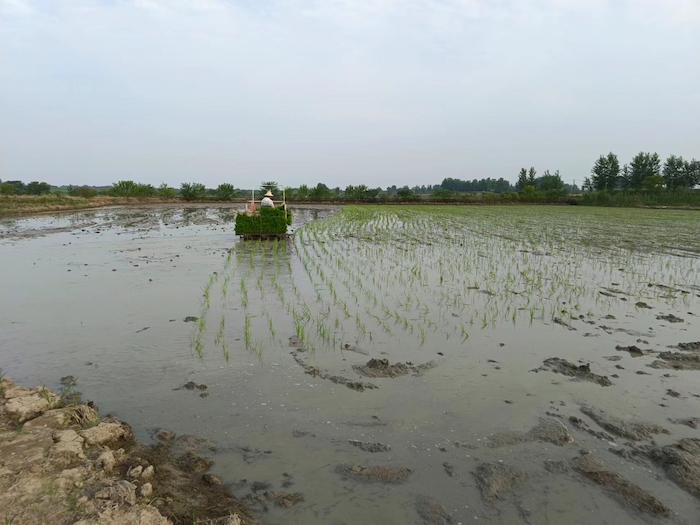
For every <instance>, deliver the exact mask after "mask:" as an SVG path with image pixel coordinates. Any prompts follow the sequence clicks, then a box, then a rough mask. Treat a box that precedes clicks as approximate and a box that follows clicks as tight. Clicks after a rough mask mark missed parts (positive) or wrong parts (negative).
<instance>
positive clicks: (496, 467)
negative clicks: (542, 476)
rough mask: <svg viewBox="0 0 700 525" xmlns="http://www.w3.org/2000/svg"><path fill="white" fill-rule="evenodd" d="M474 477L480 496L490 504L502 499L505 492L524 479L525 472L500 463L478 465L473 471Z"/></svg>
mask: <svg viewBox="0 0 700 525" xmlns="http://www.w3.org/2000/svg"><path fill="white" fill-rule="evenodd" d="M474 477H475V478H476V485H477V487H479V490H480V491H481V497H482V498H483V499H484V501H486V502H487V503H490V504H493V503H495V502H496V500H501V499H503V496H504V495H505V494H507V493H508V492H511V491H512V490H513V489H514V488H515V487H517V486H518V485H520V484H521V483H522V482H523V481H524V480H525V474H524V473H523V472H522V471H520V470H518V469H516V468H514V467H510V466H508V465H503V464H500V463H483V464H481V465H479V467H478V468H477V469H476V471H475V472H474Z"/></svg>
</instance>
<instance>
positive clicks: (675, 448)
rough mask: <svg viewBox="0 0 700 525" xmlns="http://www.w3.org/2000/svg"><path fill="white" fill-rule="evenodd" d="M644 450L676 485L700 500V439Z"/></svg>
mask: <svg viewBox="0 0 700 525" xmlns="http://www.w3.org/2000/svg"><path fill="white" fill-rule="evenodd" d="M642 450H644V452H645V453H646V455H647V456H648V457H649V459H651V460H652V461H653V462H654V463H656V464H657V465H659V466H660V467H662V468H663V469H664V470H665V471H666V474H667V475H668V477H669V478H670V479H671V480H672V481H673V482H674V483H676V484H677V485H678V486H679V487H681V488H682V489H683V490H685V491H687V492H688V493H690V494H692V495H693V496H695V497H696V498H700V439H682V440H680V441H679V442H678V443H676V444H675V445H666V446H664V447H659V446H657V445H648V446H646V447H643V449H642Z"/></svg>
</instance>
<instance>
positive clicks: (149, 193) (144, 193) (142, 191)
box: [133, 183, 158, 199]
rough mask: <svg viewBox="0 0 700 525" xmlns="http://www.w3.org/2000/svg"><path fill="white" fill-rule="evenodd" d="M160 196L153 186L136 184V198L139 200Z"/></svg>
mask: <svg viewBox="0 0 700 525" xmlns="http://www.w3.org/2000/svg"><path fill="white" fill-rule="evenodd" d="M156 195H158V190H157V189H156V188H155V186H153V185H152V184H141V183H138V184H136V187H135V188H134V194H133V196H134V197H139V198H142V199H143V198H150V197H155V196H156Z"/></svg>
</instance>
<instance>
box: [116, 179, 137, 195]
mask: <svg viewBox="0 0 700 525" xmlns="http://www.w3.org/2000/svg"><path fill="white" fill-rule="evenodd" d="M111 193H112V195H114V196H115V197H134V196H135V195H136V183H135V182H134V181H133V180H120V181H119V182H115V183H114V184H112V190H111Z"/></svg>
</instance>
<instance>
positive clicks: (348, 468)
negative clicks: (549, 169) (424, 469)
mask: <svg viewBox="0 0 700 525" xmlns="http://www.w3.org/2000/svg"><path fill="white" fill-rule="evenodd" d="M335 471H336V473H338V474H340V475H341V476H342V477H344V478H346V479H353V480H355V481H361V482H364V483H390V484H395V485H397V484H401V483H404V482H405V481H406V480H407V479H408V477H409V476H410V475H411V472H413V471H412V470H411V469H409V468H403V467H386V466H378V467H363V466H361V465H338V466H337V467H336V468H335Z"/></svg>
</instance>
